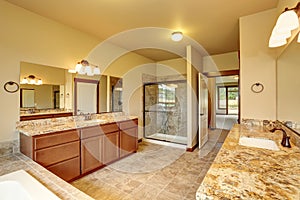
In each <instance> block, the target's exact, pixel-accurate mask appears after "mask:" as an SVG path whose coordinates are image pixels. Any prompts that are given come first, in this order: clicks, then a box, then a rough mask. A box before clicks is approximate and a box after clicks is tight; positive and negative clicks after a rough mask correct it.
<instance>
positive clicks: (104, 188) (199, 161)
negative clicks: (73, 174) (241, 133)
mask: <svg viewBox="0 0 300 200" xmlns="http://www.w3.org/2000/svg"><path fill="white" fill-rule="evenodd" d="M225 136H226V133H225V132H222V133H221V136H220V130H217V131H213V132H212V137H211V138H210V143H208V145H211V144H214V146H209V148H206V149H210V150H209V151H207V152H206V153H205V155H204V154H200V151H201V150H199V149H195V151H194V152H183V151H182V149H177V148H172V147H166V146H161V145H157V144H152V143H146V142H142V143H140V144H139V148H138V153H136V154H133V155H130V156H128V157H126V158H124V159H122V160H120V161H118V162H115V163H113V164H111V165H109V166H107V167H105V168H102V169H100V170H98V171H96V172H93V173H92V174H89V175H87V176H85V177H82V178H81V179H79V180H76V181H74V182H72V185H73V186H75V187H77V188H78V189H80V190H82V191H83V192H85V193H87V194H88V195H90V196H91V197H93V198H95V199H99V200H102V199H104V200H148V199H149V200H177V199H178V200H179V199H180V200H190V199H191V200H192V199H195V194H196V191H197V189H198V187H199V186H200V184H201V182H202V180H203V178H204V177H205V174H206V173H207V171H208V169H209V167H210V165H211V164H212V162H213V160H214V158H215V157H216V155H217V153H218V151H219V150H220V148H221V145H222V143H221V142H218V140H219V141H224V139H225ZM219 137H222V138H219Z"/></svg>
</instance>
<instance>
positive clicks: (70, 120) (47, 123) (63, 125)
mask: <svg viewBox="0 0 300 200" xmlns="http://www.w3.org/2000/svg"><path fill="white" fill-rule="evenodd" d="M82 118H83V117H82V116H80V117H61V118H52V119H40V120H31V121H24V122H20V123H19V124H18V125H17V130H18V131H19V132H21V133H23V134H25V135H27V136H35V135H41V134H47V133H53V132H58V131H65V130H72V129H80V128H84V127H90V126H97V125H101V124H108V123H113V122H121V121H126V120H132V119H135V118H137V116H127V115H118V116H113V115H109V114H106V115H102V114H97V115H95V116H94V118H93V119H91V120H84V119H82Z"/></svg>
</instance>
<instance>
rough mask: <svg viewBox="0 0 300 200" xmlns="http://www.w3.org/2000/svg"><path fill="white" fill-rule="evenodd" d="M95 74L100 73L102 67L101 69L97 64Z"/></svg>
mask: <svg viewBox="0 0 300 200" xmlns="http://www.w3.org/2000/svg"><path fill="white" fill-rule="evenodd" d="M94 74H95V75H100V69H99V67H98V66H96V67H95V68H94Z"/></svg>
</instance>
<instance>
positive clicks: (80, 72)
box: [78, 66, 85, 75]
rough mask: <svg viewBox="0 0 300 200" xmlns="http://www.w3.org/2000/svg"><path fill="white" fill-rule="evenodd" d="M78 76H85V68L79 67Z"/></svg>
mask: <svg viewBox="0 0 300 200" xmlns="http://www.w3.org/2000/svg"><path fill="white" fill-rule="evenodd" d="M78 74H82V75H83V74H85V67H84V66H81V68H80V70H79V71H78Z"/></svg>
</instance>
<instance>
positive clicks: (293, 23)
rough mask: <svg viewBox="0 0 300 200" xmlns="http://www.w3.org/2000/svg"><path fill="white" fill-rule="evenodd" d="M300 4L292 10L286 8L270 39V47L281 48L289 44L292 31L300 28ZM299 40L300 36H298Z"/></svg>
mask: <svg viewBox="0 0 300 200" xmlns="http://www.w3.org/2000/svg"><path fill="white" fill-rule="evenodd" d="M299 17H300V2H298V4H297V5H296V6H295V7H294V8H291V9H288V8H286V9H285V10H284V12H283V13H281V15H280V16H279V17H278V19H277V22H276V25H275V27H274V28H273V31H272V34H271V37H270V39H269V47H271V48H273V47H280V46H282V45H285V44H286V43H287V39H288V38H289V37H291V36H292V31H293V30H295V29H297V28H298V27H299ZM298 38H299V36H298Z"/></svg>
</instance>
